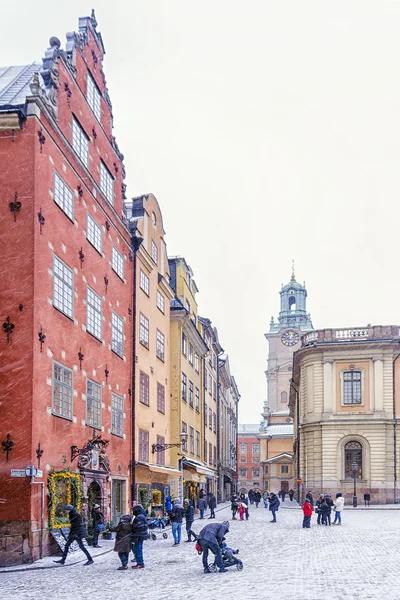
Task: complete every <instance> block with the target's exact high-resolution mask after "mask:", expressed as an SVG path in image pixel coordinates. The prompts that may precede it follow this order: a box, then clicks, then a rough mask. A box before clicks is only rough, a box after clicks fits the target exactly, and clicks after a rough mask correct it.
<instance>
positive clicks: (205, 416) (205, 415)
mask: <svg viewBox="0 0 400 600" xmlns="http://www.w3.org/2000/svg"><path fill="white" fill-rule="evenodd" d="M207 419H208V412H207V402H204V425H205V426H206V427H207Z"/></svg>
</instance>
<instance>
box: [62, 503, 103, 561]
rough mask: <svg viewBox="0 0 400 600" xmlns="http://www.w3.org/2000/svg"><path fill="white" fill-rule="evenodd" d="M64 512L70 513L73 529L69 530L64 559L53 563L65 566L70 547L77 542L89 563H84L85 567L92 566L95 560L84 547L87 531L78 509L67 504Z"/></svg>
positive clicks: (63, 554)
mask: <svg viewBox="0 0 400 600" xmlns="http://www.w3.org/2000/svg"><path fill="white" fill-rule="evenodd" d="M64 510H66V511H68V513H69V521H70V523H71V528H70V530H69V535H68V539H67V543H66V544H65V546H64V550H63V553H62V557H61V559H60V560H55V561H53V562H55V563H59V564H60V565H65V559H66V558H67V554H68V550H69V547H70V546H71V544H72V543H73V542H76V543H77V544H78V546H79V548H80V549H81V550H82V552H83V553H84V554H85V555H86V557H87V561H86V562H85V563H84V566H85V567H86V566H87V565H92V564H93V558H92V557H91V556H90V554H89V552H88V551H87V549H86V548H85V546H84V545H83V541H82V540H83V538H84V537H85V531H84V527H83V523H82V517H81V515H80V514H79V513H78V512H77V511H76V509H75V508H74V507H73V506H72V505H71V504H67V505H66V506H65V507H64Z"/></svg>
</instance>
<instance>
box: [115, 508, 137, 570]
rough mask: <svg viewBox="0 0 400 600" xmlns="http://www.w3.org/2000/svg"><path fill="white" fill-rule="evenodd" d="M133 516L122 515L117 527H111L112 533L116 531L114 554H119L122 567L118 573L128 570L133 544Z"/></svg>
mask: <svg viewBox="0 0 400 600" xmlns="http://www.w3.org/2000/svg"><path fill="white" fill-rule="evenodd" d="M131 518H132V517H131V515H122V517H121V521H120V522H119V523H118V525H117V526H116V527H111V528H110V531H116V532H117V535H116V537H115V545H114V552H118V558H119V560H120V561H121V566H120V567H118V571H126V569H127V568H128V558H129V552H130V551H131V544H132V523H131Z"/></svg>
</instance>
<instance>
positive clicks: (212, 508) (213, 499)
mask: <svg viewBox="0 0 400 600" xmlns="http://www.w3.org/2000/svg"><path fill="white" fill-rule="evenodd" d="M208 506H209V508H210V517H209V518H210V519H215V509H216V507H217V499H216V497H215V496H214V494H213V493H211V494H210V496H209V498H208Z"/></svg>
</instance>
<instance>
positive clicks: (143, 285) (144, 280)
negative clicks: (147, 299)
mask: <svg viewBox="0 0 400 600" xmlns="http://www.w3.org/2000/svg"><path fill="white" fill-rule="evenodd" d="M140 289H141V290H143V291H144V293H145V294H147V296H150V277H148V276H147V275H146V273H145V272H144V271H143V270H142V269H140Z"/></svg>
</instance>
